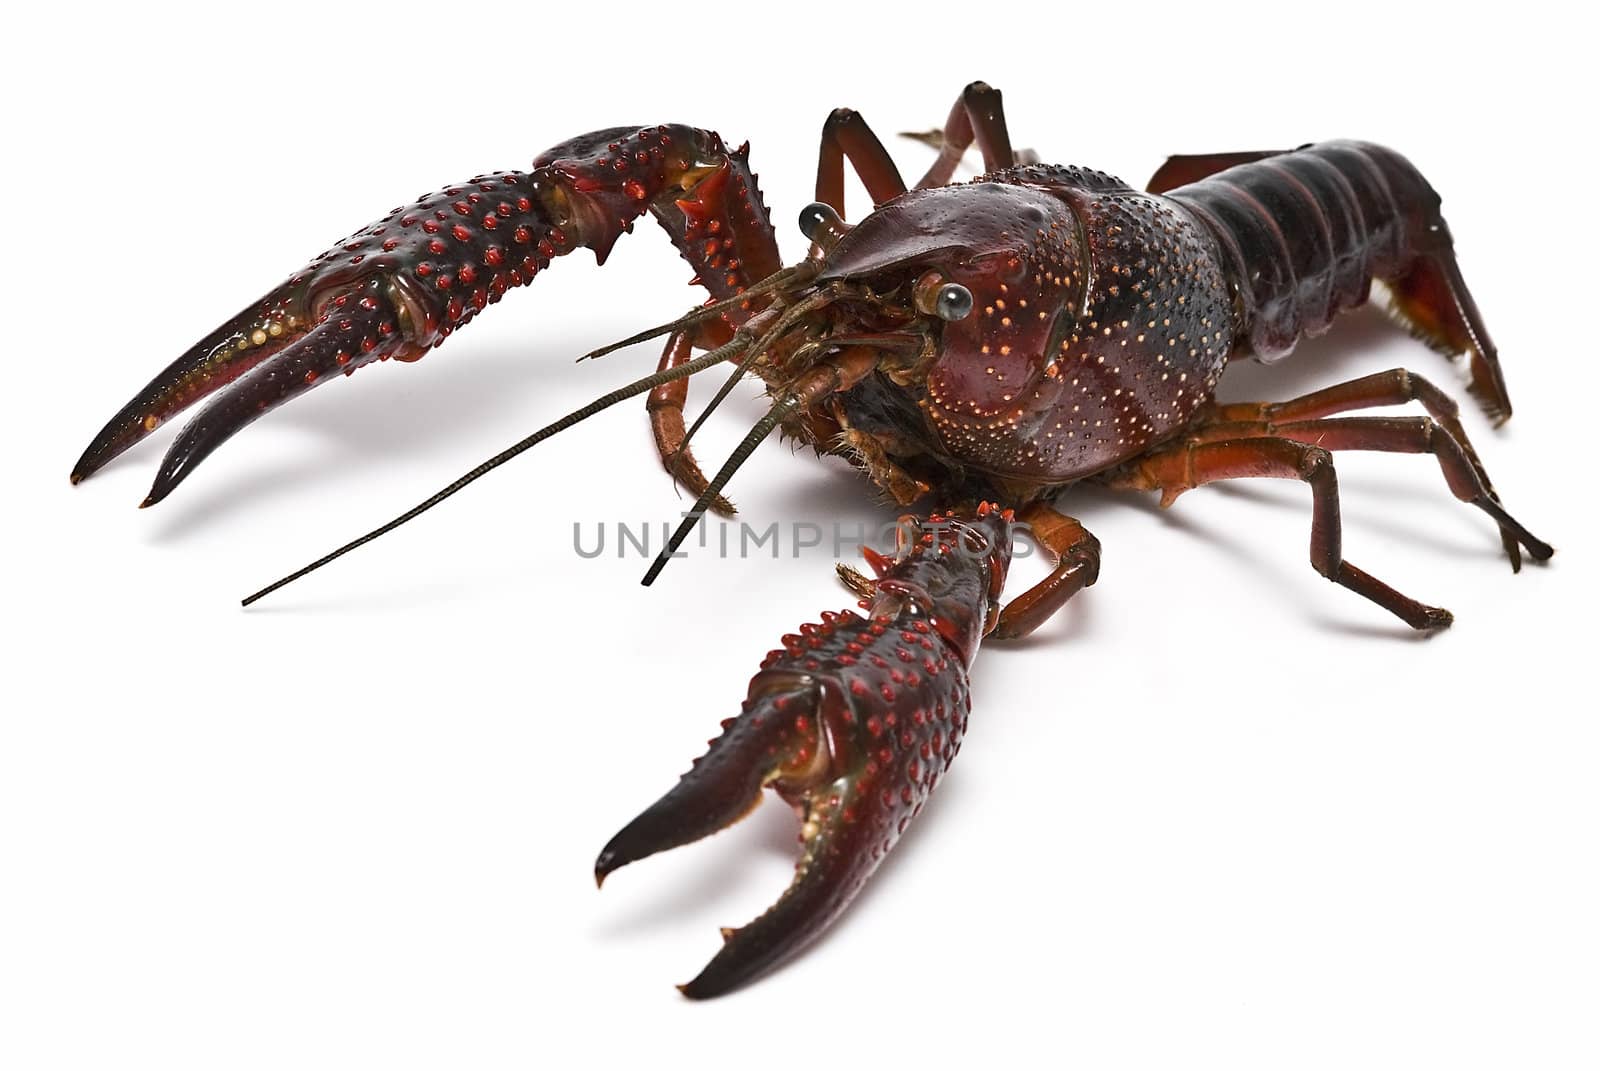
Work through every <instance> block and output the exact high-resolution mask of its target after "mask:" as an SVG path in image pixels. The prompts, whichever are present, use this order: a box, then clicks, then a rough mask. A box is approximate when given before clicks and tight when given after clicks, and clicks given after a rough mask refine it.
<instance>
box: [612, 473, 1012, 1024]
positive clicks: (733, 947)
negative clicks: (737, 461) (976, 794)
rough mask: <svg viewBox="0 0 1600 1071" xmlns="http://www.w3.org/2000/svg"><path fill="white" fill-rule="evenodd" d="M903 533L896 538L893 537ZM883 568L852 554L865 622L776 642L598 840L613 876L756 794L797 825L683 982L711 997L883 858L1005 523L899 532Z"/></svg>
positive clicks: (929, 743) (941, 752)
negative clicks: (862, 566) (861, 573)
mask: <svg viewBox="0 0 1600 1071" xmlns="http://www.w3.org/2000/svg"><path fill="white" fill-rule="evenodd" d="M903 530H905V529H903ZM910 530H911V531H914V532H915V535H914V536H911V537H908V538H905V539H904V540H903V541H902V545H901V547H900V550H899V553H898V554H897V555H896V557H895V558H894V559H893V560H890V559H887V558H884V557H882V556H880V555H876V554H868V555H867V560H868V563H869V564H871V565H872V566H873V568H874V570H875V571H876V572H877V573H878V575H877V577H876V578H873V579H870V580H866V581H865V585H864V587H865V588H866V589H867V590H868V591H869V596H868V597H867V598H864V599H863V600H862V602H861V606H862V608H863V609H864V610H866V616H864V617H863V616H862V615H861V614H858V613H856V612H855V611H851V610H847V611H844V612H842V613H825V614H823V615H822V620H821V621H820V622H819V623H817V624H811V625H803V626H801V628H800V631H799V633H798V634H795V635H789V636H785V637H784V638H783V649H782V650H777V651H773V652H772V653H771V654H769V655H768V656H767V659H766V661H765V662H764V663H763V664H762V667H761V671H760V672H759V673H757V674H756V676H755V677H754V679H752V680H751V682H750V692H749V696H748V698H747V699H746V700H745V704H744V710H743V712H742V713H741V714H740V715H739V717H737V718H734V719H731V720H729V721H727V722H725V723H724V732H723V734H722V735H721V736H720V737H718V738H717V739H716V740H715V741H713V742H712V745H711V749H710V750H709V751H708V752H706V754H705V755H704V756H702V757H701V758H700V759H698V760H696V762H695V764H694V766H693V767H692V768H691V769H690V770H689V772H688V773H686V774H685V775H684V776H683V778H682V779H681V780H680V781H679V782H678V784H677V785H676V786H675V787H674V788H673V789H672V790H671V791H669V792H668V793H667V794H666V795H665V796H663V797H661V799H660V800H658V801H657V802H656V803H655V804H654V805H652V806H651V807H650V808H648V809H647V810H646V811H645V812H644V813H643V814H641V815H639V817H637V818H635V819H634V820H633V821H632V822H630V823H629V824H628V825H627V826H626V827H625V828H624V829H623V830H622V831H621V832H620V833H618V834H617V835H616V836H615V837H613V838H612V840H611V843H609V844H607V845H606V847H605V850H604V851H602V852H601V853H600V857H599V859H598V860H597V861H596V863H595V878H596V880H597V881H603V880H604V879H605V877H606V875H608V874H610V873H612V872H613V871H615V870H617V869H618V868H620V867H622V866H625V865H627V864H628V863H632V862H635V861H637V860H639V859H643V858H644V857H646V856H648V855H653V854H655V853H656V852H660V851H665V850H666V849H668V848H675V847H678V846H679V845H683V844H688V843H690V842H691V841H695V840H699V839H700V838H701V837H704V836H706V835H708V834H710V833H714V832H716V831H717V830H719V829H722V828H724V827H726V826H729V825H732V824H733V823H734V822H736V821H738V820H739V819H740V818H742V817H743V816H744V815H745V814H747V813H748V812H749V811H750V809H751V808H752V807H754V806H755V805H756V803H757V802H758V801H759V799H760V796H761V790H762V789H763V788H767V787H770V788H772V789H774V790H775V791H777V793H778V794H779V795H780V796H782V797H783V798H784V799H785V800H786V801H788V802H789V803H791V804H793V805H794V807H795V808H796V810H797V811H798V812H799V813H800V816H801V820H802V823H803V824H802V827H801V843H802V855H801V858H800V861H799V863H798V864H797V866H796V868H795V878H794V882H793V884H791V885H790V886H789V889H788V891H787V892H785V893H784V894H783V896H782V898H781V899H779V900H778V902H777V903H776V904H775V905H773V907H772V908H771V909H770V910H768V911H767V912H766V913H765V914H764V915H762V916H761V917H760V918H758V919H756V920H755V921H754V922H752V923H750V924H749V925H747V926H744V927H742V928H739V929H735V930H725V931H723V937H724V942H723V945H722V949H721V951H719V952H718V953H717V955H716V956H715V957H714V958H713V959H712V960H711V962H710V963H709V964H708V965H707V966H706V968H705V969H704V970H703V971H701V972H700V974H699V975H698V976H697V977H696V978H695V979H694V980H693V981H691V982H689V983H688V984H687V985H684V986H682V987H680V988H681V989H682V991H683V992H684V994H685V995H686V996H689V997H696V998H699V997H713V996H717V995H719V994H722V993H726V992H728V991H729V990H731V989H734V988H736V987H738V986H740V985H742V984H744V983H745V982H747V981H749V980H751V979H752V978H754V977H756V976H757V975H759V974H761V973H762V972H764V971H766V970H769V969H770V968H772V967H774V966H776V965H777V964H778V963H780V962H782V961H783V960H785V959H787V958H788V957H789V956H791V955H793V954H794V953H795V952H797V951H799V950H800V949H801V948H802V947H804V946H805V945H806V944H808V943H809V942H810V941H811V940H813V939H814V938H815V937H816V936H817V935H818V934H820V933H821V932H822V931H823V930H824V929H825V928H826V927H827V926H828V924H829V923H831V922H832V921H833V920H834V919H835V918H837V917H838V915H839V913H840V912H841V911H843V910H844V909H845V907H846V906H847V905H848V904H849V903H850V900H851V899H852V898H853V897H854V896H855V894H856V893H857V891H859V890H860V888H861V886H862V885H863V884H864V883H865V882H866V881H867V879H868V878H869V877H870V876H871V875H872V872H873V871H874V870H876V869H877V867H878V865H879V864H880V863H881V862H882V861H883V859H884V857H885V856H886V855H887V854H888V853H889V851H890V850H891V849H892V848H893V847H894V845H895V842H896V841H898V840H899V838H900V836H901V834H903V833H904V832H905V831H906V828H907V826H908V825H909V824H910V823H911V820H912V819H913V818H915V817H916V815H917V813H918V812H919V811H921V809H922V806H923V803H924V802H926V800H927V798H928V795H929V793H931V792H932V791H933V788H934V786H935V785H936V784H938V782H939V779H940V777H941V776H942V775H943V774H944V772H945V771H946V770H947V769H948V768H949V766H950V762H951V760H952V759H954V758H955V755H956V752H957V750H958V749H959V748H960V746H961V739H962V736H963V735H964V734H965V732H966V728H967V714H968V711H969V710H970V709H971V699H970V696H969V689H968V677H967V671H968V668H969V666H970V665H971V663H972V660H973V657H974V656H975V655H976V654H977V650H978V644H979V641H980V640H981V639H982V638H983V636H984V635H985V634H986V633H987V632H988V631H989V630H991V629H992V628H993V627H994V624H995V621H996V620H997V617H998V606H999V598H1000V590H1001V588H1002V586H1003V585H1004V583H1005V577H1006V570H1007V567H1008V566H1009V564H1010V556H1011V538H1012V515H1011V513H1010V511H1001V510H1000V509H998V508H997V507H994V506H990V505H988V504H984V505H982V506H980V507H978V509H977V510H976V511H974V512H973V513H971V514H964V515H952V516H948V517H941V516H938V515H935V516H933V517H930V518H929V519H928V521H926V522H923V523H920V524H915V525H914V526H913V527H911V528H910Z"/></svg>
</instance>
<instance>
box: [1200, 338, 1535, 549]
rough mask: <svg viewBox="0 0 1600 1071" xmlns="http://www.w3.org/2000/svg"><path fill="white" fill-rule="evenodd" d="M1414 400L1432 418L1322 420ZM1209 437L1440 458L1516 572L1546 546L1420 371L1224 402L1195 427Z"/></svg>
mask: <svg viewBox="0 0 1600 1071" xmlns="http://www.w3.org/2000/svg"><path fill="white" fill-rule="evenodd" d="M1410 401H1416V402H1420V403H1421V404H1422V406H1423V408H1424V409H1426V410H1427V411H1428V414H1429V416H1430V417H1432V419H1431V420H1421V421H1418V420H1372V419H1367V420H1326V419H1323V418H1325V417H1328V416H1329V415H1331V414H1335V413H1343V412H1348V411H1350V410H1353V409H1365V408H1369V407H1374V406H1387V405H1402V404H1404V403H1406V402H1410ZM1200 436H1201V437H1202V438H1205V439H1209V440H1212V441H1216V440H1221V439H1232V438H1245V437H1254V436H1277V437H1281V438H1288V439H1295V440H1297V441H1299V442H1306V443H1311V444H1313V445H1316V446H1321V447H1323V448H1324V449H1328V450H1381V451H1386V452H1397V453H1431V454H1433V455H1434V456H1435V457H1437V458H1438V460H1439V467H1440V468H1441V469H1442V470H1443V471H1444V476H1445V479H1446V481H1447V482H1448V483H1449V484H1450V490H1451V492H1452V493H1453V494H1455V496H1456V497H1457V498H1459V499H1461V500H1462V501H1463V502H1468V503H1471V504H1472V505H1475V506H1477V507H1478V508H1479V509H1482V510H1483V511H1484V512H1486V513H1488V514H1489V515H1490V516H1491V517H1493V518H1494V520H1495V523H1496V524H1498V525H1499V526H1500V533H1501V543H1502V544H1503V545H1504V546H1505V549H1506V556H1507V557H1509V558H1510V559H1511V567H1512V568H1513V569H1519V568H1521V565H1522V554H1521V551H1520V549H1519V544H1521V545H1523V546H1526V547H1527V549H1528V553H1529V554H1531V555H1533V557H1534V558H1536V559H1539V560H1541V561H1542V560H1544V559H1546V558H1548V557H1550V555H1551V553H1552V551H1551V548H1550V546H1549V545H1548V544H1546V543H1544V542H1542V541H1540V540H1539V539H1537V538H1535V537H1534V536H1533V535H1532V534H1531V533H1529V532H1528V530H1527V529H1526V528H1524V527H1523V526H1522V525H1521V524H1519V523H1518V522H1517V521H1516V520H1515V519H1513V518H1512V517H1510V515H1508V514H1507V513H1506V511H1505V509H1504V508H1503V507H1502V506H1501V505H1500V498H1499V496H1498V495H1496V494H1495V490H1494V486H1493V485H1492V484H1491V483H1490V482H1489V474H1488V472H1486V471H1485V469H1484V467H1483V462H1482V461H1480V460H1479V458H1478V455H1477V453H1476V452H1475V451H1474V450H1473V448H1472V443H1471V441H1470V440H1469V439H1468V438H1467V432H1466V429H1465V428H1463V427H1462V426H1461V420H1460V416H1459V410H1458V409H1457V408H1456V403H1455V402H1454V401H1453V400H1452V399H1451V398H1450V397H1449V395H1447V394H1445V393H1444V392H1443V391H1441V390H1440V389H1439V388H1438V387H1436V386H1434V385H1433V384H1432V383H1430V382H1428V381H1427V380H1426V379H1424V378H1422V377H1421V376H1419V375H1415V374H1413V373H1411V372H1408V371H1406V370H1405V369H1404V368H1395V369H1391V370H1390V371H1387V372H1378V373H1376V374H1374V375H1370V376H1364V377H1362V378H1361V379H1355V380H1351V381H1350V382H1348V383H1340V384H1338V385H1336V386H1333V387H1329V388H1327V389H1325V390H1320V391H1315V392H1313V393H1311V394H1306V395H1302V396H1301V397H1299V398H1291V399H1290V400H1289V401H1286V402H1278V403H1244V404H1237V405H1223V406H1218V407H1217V409H1216V416H1215V422H1214V423H1211V424H1208V425H1205V426H1203V427H1202V428H1201V429H1200Z"/></svg>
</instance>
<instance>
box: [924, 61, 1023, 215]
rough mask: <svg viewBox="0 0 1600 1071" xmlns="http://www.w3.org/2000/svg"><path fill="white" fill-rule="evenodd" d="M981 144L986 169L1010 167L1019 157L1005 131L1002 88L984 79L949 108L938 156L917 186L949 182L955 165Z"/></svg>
mask: <svg viewBox="0 0 1600 1071" xmlns="http://www.w3.org/2000/svg"><path fill="white" fill-rule="evenodd" d="M974 140H976V141H977V143H978V151H980V152H981V153H983V168H984V170H985V171H996V170H998V169H1000V168H1003V167H1010V166H1011V165H1012V164H1013V163H1014V162H1015V161H1016V157H1015V156H1014V155H1013V154H1012V152H1011V135H1010V134H1009V133H1007V131H1006V115H1005V110H1004V109H1003V108H1002V107H1001V104H1000V91H999V90H998V89H994V88H992V87H990V86H988V85H986V84H985V83H983V82H973V83H972V84H971V85H969V86H967V88H965V89H963V90H962V91H961V97H960V98H959V99H958V100H957V101H956V103H955V106H954V107H953V108H951V109H950V118H949V119H947V120H945V124H944V140H943V142H942V144H941V145H940V146H939V158H938V159H937V160H935V161H934V162H933V166H932V167H930V168H928V173H927V174H926V175H923V176H922V181H921V182H919V183H917V189H919V190H925V189H928V188H929V187H931V186H943V185H946V184H947V183H949V181H950V178H951V176H952V175H954V174H955V173H956V165H957V164H959V163H961V157H962V156H963V155H965V154H966V151H967V149H968V148H969V147H971V145H972V143H973V141H974Z"/></svg>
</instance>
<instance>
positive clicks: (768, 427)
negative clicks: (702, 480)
mask: <svg viewBox="0 0 1600 1071" xmlns="http://www.w3.org/2000/svg"><path fill="white" fill-rule="evenodd" d="M799 408H800V396H799V395H798V394H795V393H792V392H791V393H789V394H786V395H784V396H783V398H782V399H781V400H780V401H779V402H778V403H777V404H776V405H774V406H773V407H772V408H771V409H770V410H769V411H768V412H767V415H766V416H764V417H762V418H761V420H760V421H759V422H758V423H757V424H756V426H755V427H753V428H751V429H750V434H748V435H746V436H745V437H744V441H743V442H741V443H740V444H739V446H738V448H737V449H735V450H734V452H733V454H732V455H731V456H730V457H729V458H728V460H727V461H726V462H725V463H724V464H723V466H722V468H721V469H720V470H718V472H717V474H716V476H715V477H713V478H712V480H711V482H710V483H709V484H707V485H706V489H705V490H704V491H701V492H700V497H699V498H698V499H696V500H695V504H694V506H693V508H691V509H690V510H689V512H688V513H687V514H686V515H685V516H684V518H683V523H682V524H680V525H678V530H677V531H676V532H673V533H672V538H671V539H669V540H667V545H666V546H664V547H662V548H661V553H660V554H658V555H656V560H655V561H653V562H651V563H650V568H649V570H648V571H647V572H646V573H645V574H644V579H643V580H641V581H640V583H641V584H643V585H644V586H645V587H649V586H650V585H651V584H653V583H655V579H656V577H658V576H660V575H661V570H663V569H665V568H666V567H667V562H669V561H671V560H672V556H673V555H674V554H676V553H677V551H678V548H679V547H680V546H682V545H683V541H684V540H685V539H688V538H689V533H690V532H692V531H694V526H695V525H697V524H699V523H700V518H702V517H704V516H705V515H706V508H707V507H708V506H710V505H711V500H712V499H714V498H715V497H716V496H717V495H719V494H721V493H722V489H723V487H725V486H727V483H728V481H729V480H731V479H733V474H734V473H735V472H738V471H739V466H741V465H743V464H744V463H745V462H746V461H747V460H749V458H750V455H751V454H753V453H755V449H756V447H758V446H760V445H761V440H763V439H765V438H766V437H767V436H768V435H771V434H772V429H773V428H776V427H777V426H778V425H779V424H781V423H783V422H784V421H785V420H787V419H788V418H789V417H790V416H792V415H793V414H794V411H795V410H796V409H799Z"/></svg>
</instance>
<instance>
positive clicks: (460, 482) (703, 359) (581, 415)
mask: <svg viewBox="0 0 1600 1071" xmlns="http://www.w3.org/2000/svg"><path fill="white" fill-rule="evenodd" d="M746 343H747V340H746V339H743V338H736V339H734V340H733V341H732V342H729V343H728V344H727V345H726V346H719V347H717V348H716V349H714V350H712V351H711V352H710V353H707V354H704V355H703V356H700V357H697V358H695V359H694V360H692V361H687V362H685V363H684V364H680V365H678V366H677V367H676V368H668V369H665V370H663V371H660V372H654V373H652V374H650V375H648V376H645V377H644V378H642V379H636V380H634V381H633V382H632V383H629V384H628V385H627V386H625V387H618V388H617V389H616V390H614V391H612V392H611V393H610V394H606V395H603V396H601V397H599V398H596V399H595V400H594V401H592V402H590V403H589V404H588V405H586V406H584V407H583V408H582V409H576V410H574V411H572V412H571V413H568V414H567V415H566V416H564V417H562V418H561V419H560V420H558V421H556V422H555V423H554V424H549V425H546V426H545V427H542V428H540V429H539V430H538V431H536V432H534V433H533V434H532V435H529V436H528V437H527V438H525V439H522V440H521V441H520V442H517V443H515V444H514V445H512V446H508V447H507V448H506V449H504V450H502V451H500V452H499V453H498V454H496V455H494V456H493V457H491V458H490V459H489V460H487V461H485V462H484V463H483V464H481V465H479V466H478V467H477V468H475V469H473V470H472V471H471V472H468V473H466V474H465V475H462V476H460V477H458V478H457V479H456V480H455V481H453V482H452V483H450V484H449V485H448V486H447V487H445V488H444V489H442V490H440V491H438V492H436V493H435V494H433V495H431V496H429V497H428V498H427V499H426V500H424V501H423V502H421V503H419V504H417V505H415V506H413V507H412V508H410V509H408V510H406V511H405V512H404V513H402V514H400V516H398V517H396V518H395V519H394V520H392V521H390V522H389V523H387V524H384V525H381V526H379V527H377V528H374V529H373V530H372V531H370V532H368V533H367V534H366V535H364V536H361V537H360V538H359V539H353V540H351V541H350V542H348V543H346V544H345V545H344V546H342V547H340V548H339V549H338V550H335V551H332V552H331V553H328V554H324V555H323V556H322V557H320V558H318V559H317V560H316V561H314V562H312V563H311V564H310V565H307V566H304V567H302V568H300V569H296V570H295V571H294V572H292V573H290V574H289V575H288V576H286V577H283V578H282V579H281V580H275V581H273V582H272V583H270V584H268V585H267V586H266V587H264V588H262V589H261V590H260V591H258V592H256V593H255V594H253V595H250V596H248V597H246V598H245V599H244V600H243V601H242V602H241V605H243V606H249V605H250V604H251V603H253V602H256V601H257V600H259V599H262V598H264V597H266V596H268V595H270V594H272V593H273V592H274V591H277V590H278V589H279V588H281V587H283V586H284V585H285V584H292V583H293V582H294V581H296V580H299V579H300V578H301V577H303V576H305V575H306V574H307V573H313V572H316V571H317V570H318V569H321V568H322V567H323V566H324V565H327V564H328V563H329V562H331V561H333V560H334V559H335V558H342V557H343V556H344V555H346V554H348V553H350V552H351V551H352V550H355V549H356V548H357V547H360V546H363V545H365V544H367V543H370V542H372V541H373V540H374V539H377V538H378V537H379V536H381V535H384V534H385V533H388V532H392V531H394V530H395V529H396V528H398V527H400V526H401V525H402V524H405V523H406V522H407V521H409V520H412V519H413V518H415V517H417V516H418V515H420V514H423V513H426V512H427V511H428V510H430V509H432V508H433V507H434V506H437V505H438V504H439V503H441V502H443V501H444V500H445V499H447V498H449V497H450V496H451V495H453V494H455V493H456V492H457V491H459V490H461V489H462V488H463V487H466V486H467V484H469V483H472V482H473V481H474V480H477V479H479V478H480V477H482V476H485V475H487V474H488V473H489V472H491V471H493V470H494V469H497V468H499V467H500V466H501V465H504V464H505V463H506V462H507V461H510V460H511V459H512V458H514V457H516V456H517V455H518V454H521V453H523V452H524V451H527V450H531V449H532V448H533V447H535V446H537V445H539V444H540V443H542V442H544V441H545V440H546V439H548V438H550V437H551V436H552V435H555V434H556V433H558V432H562V431H565V430H566V429H568V428H570V427H572V425H574V424H576V423H578V422H579V421H582V420H586V419H588V418H589V417H591V416H593V415H594V414H596V413H598V412H600V411H601V410H602V409H609V408H611V407H612V406H613V405H616V404H617V403H618V402H621V401H625V400H626V399H628V398H633V397H636V396H638V395H640V394H644V393H645V392H646V391H650V390H654V389H655V388H656V387H659V386H660V385H661V384H663V383H670V382H672V381H673V380H675V379H683V378H685V377H687V376H692V375H694V374H695V373H696V372H700V371H703V370H704V369H707V368H710V367H711V366H712V365H716V364H721V363H722V362H723V361H726V360H727V359H728V358H730V357H732V356H733V355H734V354H735V352H737V351H738V350H739V349H740V348H742V347H743V346H744V345H745V344H746ZM730 475H731V474H730Z"/></svg>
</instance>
